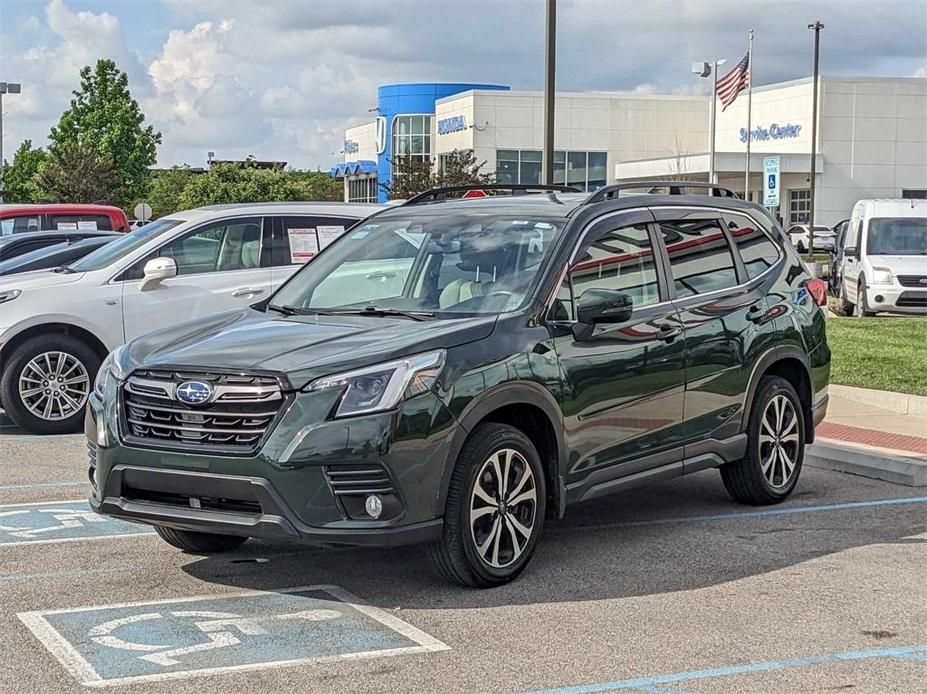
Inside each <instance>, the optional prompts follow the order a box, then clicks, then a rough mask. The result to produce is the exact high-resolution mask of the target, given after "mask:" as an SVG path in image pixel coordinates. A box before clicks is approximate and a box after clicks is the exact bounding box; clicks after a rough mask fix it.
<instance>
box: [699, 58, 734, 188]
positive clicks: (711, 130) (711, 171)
mask: <svg viewBox="0 0 927 694" xmlns="http://www.w3.org/2000/svg"><path fill="white" fill-rule="evenodd" d="M726 62H727V60H725V59H724V58H720V59H717V60H714V61H713V62H708V61H703V62H701V63H692V72H693V73H694V74H696V75H698V76H699V77H709V76H710V77H711V102H710V103H709V104H708V182H709V183H717V180H715V179H716V178H717V176H715V130H716V128H715V124H716V122H717V103H716V102H717V93H718V68H719V67H721V66H722V65H724V63H726Z"/></svg>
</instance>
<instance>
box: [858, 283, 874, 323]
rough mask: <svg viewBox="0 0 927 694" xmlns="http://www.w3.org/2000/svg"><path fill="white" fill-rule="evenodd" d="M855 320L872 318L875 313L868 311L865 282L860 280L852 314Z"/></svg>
mask: <svg viewBox="0 0 927 694" xmlns="http://www.w3.org/2000/svg"><path fill="white" fill-rule="evenodd" d="M853 315H854V316H856V317H857V318H872V317H873V316H874V315H875V311H870V310H869V303H868V302H867V301H866V280H861V281H860V283H859V289H857V290H856V310H855V311H854V313H853Z"/></svg>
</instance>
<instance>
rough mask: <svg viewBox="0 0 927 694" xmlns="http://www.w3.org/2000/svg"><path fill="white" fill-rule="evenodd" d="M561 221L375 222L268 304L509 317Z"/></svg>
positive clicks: (480, 217)
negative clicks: (501, 315)
mask: <svg viewBox="0 0 927 694" xmlns="http://www.w3.org/2000/svg"><path fill="white" fill-rule="evenodd" d="M564 223H565V220H564V219H562V218H543V219H542V218H537V217H530V218H526V217H513V216H502V215H492V214H474V213H469V214H464V215H457V216H454V215H448V214H447V213H443V214H434V215H429V216H419V215H416V216H414V217H409V218H405V219H396V218H395V217H393V216H391V217H389V218H386V219H378V218H374V219H372V220H370V221H369V222H368V223H366V224H363V225H361V226H359V227H357V228H356V229H354V230H353V231H351V232H349V233H347V234H345V235H344V236H343V237H341V239H339V240H338V241H337V242H336V243H335V244H334V245H333V246H332V247H331V248H329V249H326V251H325V252H324V253H322V254H321V255H320V256H319V257H318V258H316V259H315V260H313V261H312V262H311V263H309V264H308V265H307V266H306V267H305V268H304V269H303V270H301V271H300V272H299V273H298V274H297V275H295V276H294V277H293V279H292V280H291V281H290V282H288V283H287V284H286V285H284V287H283V288H282V289H281V290H280V291H279V292H278V293H277V294H276V295H275V296H274V297H273V299H272V300H271V305H273V306H286V307H289V308H291V309H295V310H299V311H307V312H312V311H313V310H320V311H322V310H362V309H365V308H369V307H374V308H375V309H380V310H382V309H393V310H401V311H407V312H411V311H415V312H422V313H428V314H436V313H446V314H451V315H452V316H453V315H454V314H457V315H460V314H486V313H500V312H502V311H509V310H512V309H515V308H518V307H519V306H521V305H522V304H523V303H525V300H526V298H527V296H528V292H529V291H530V288H531V286H532V283H533V281H534V279H535V277H536V276H537V273H538V270H539V268H540V266H541V263H542V261H543V260H544V259H545V258H546V257H547V255H548V253H549V251H550V248H551V246H552V245H553V241H554V239H555V238H556V236H557V234H558V233H559V232H560V230H561V229H562V228H563V225H564Z"/></svg>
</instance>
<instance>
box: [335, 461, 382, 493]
mask: <svg viewBox="0 0 927 694" xmlns="http://www.w3.org/2000/svg"><path fill="white" fill-rule="evenodd" d="M325 474H326V475H327V476H328V483H329V485H331V488H332V492H333V493H334V494H335V496H348V495H355V494H358V495H360V494H363V495H365V496H366V495H367V494H381V495H382V494H392V493H393V482H392V480H390V478H389V473H387V472H386V470H384V469H383V467H381V466H380V465H333V466H330V467H328V468H326V470H325Z"/></svg>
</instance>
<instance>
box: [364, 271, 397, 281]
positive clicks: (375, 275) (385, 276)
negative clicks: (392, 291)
mask: <svg viewBox="0 0 927 694" xmlns="http://www.w3.org/2000/svg"><path fill="white" fill-rule="evenodd" d="M395 276H396V273H395V272H371V273H370V274H369V275H367V279H368V280H391V279H393V278H394V277H395Z"/></svg>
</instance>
